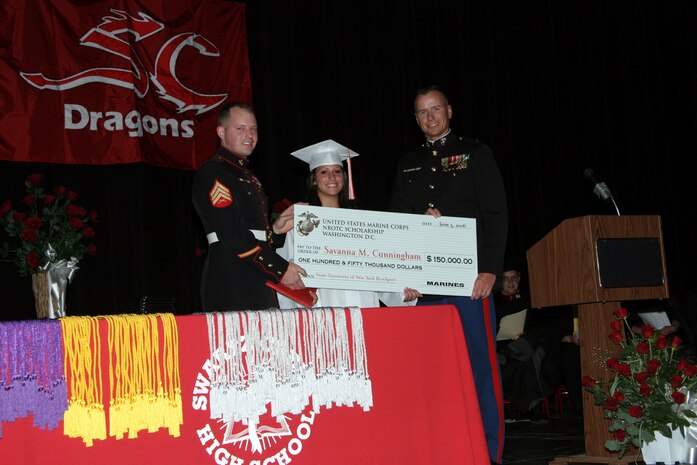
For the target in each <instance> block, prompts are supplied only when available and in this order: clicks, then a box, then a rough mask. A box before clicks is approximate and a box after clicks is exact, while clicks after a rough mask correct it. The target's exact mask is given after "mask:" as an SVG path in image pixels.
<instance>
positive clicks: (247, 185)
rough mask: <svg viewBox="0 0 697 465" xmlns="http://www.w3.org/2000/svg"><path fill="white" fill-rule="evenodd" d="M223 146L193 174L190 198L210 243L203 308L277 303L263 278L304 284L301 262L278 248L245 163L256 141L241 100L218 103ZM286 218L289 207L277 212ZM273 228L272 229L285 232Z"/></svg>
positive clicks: (228, 308)
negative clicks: (282, 254)
mask: <svg viewBox="0 0 697 465" xmlns="http://www.w3.org/2000/svg"><path fill="white" fill-rule="evenodd" d="M216 131H217V133H218V136H219V137H220V141H221V146H220V148H219V149H218V151H217V153H216V154H215V155H214V156H213V157H212V158H211V159H210V160H208V161H207V162H205V163H204V164H203V165H202V166H201V168H199V170H198V172H197V173H196V175H195V177H194V183H193V189H192V200H193V204H194V207H195V209H196V212H197V213H198V215H199V217H200V219H201V223H202V224H203V228H204V229H205V231H206V235H207V237H208V243H209V244H210V247H209V251H208V256H207V257H206V263H205V265H204V269H203V276H202V278H201V303H202V308H203V310H204V311H206V312H214V311H216V312H218V311H231V310H259V309H265V308H272V307H278V301H277V299H276V293H275V292H274V291H273V290H271V289H270V288H269V287H267V286H266V283H267V281H270V282H273V283H279V282H280V283H282V284H284V285H286V286H288V287H291V288H292V289H298V288H302V287H304V285H303V284H302V281H301V279H300V276H299V273H300V272H301V273H304V270H302V268H300V267H298V266H297V265H295V264H289V263H288V262H287V261H286V260H284V259H283V258H281V257H280V256H279V255H278V254H276V252H275V249H274V246H273V239H274V237H278V236H275V235H274V234H273V232H274V227H277V228H280V229H282V228H281V227H280V226H278V225H279V224H280V222H279V221H277V223H276V224H275V225H273V226H272V225H270V224H269V221H268V216H267V211H268V206H267V205H268V201H267V197H266V194H265V193H264V189H263V188H262V186H261V183H260V182H259V180H258V179H257V178H256V176H255V175H254V173H253V172H252V171H251V170H250V169H249V167H248V165H249V160H248V158H247V157H248V156H249V155H251V153H252V152H253V151H254V148H255V147H256V142H257V126H256V117H255V116H254V112H253V110H252V109H251V108H250V107H248V106H246V105H243V104H239V103H232V104H227V105H225V106H224V107H222V108H221V110H220V114H219V117H218V127H217V129H216ZM281 217H283V218H290V221H289V222H286V224H287V227H288V228H290V227H292V208H289V209H288V210H286V211H285V212H283V213H282V214H281ZM288 228H286V229H285V230H280V229H276V232H278V233H279V234H280V233H285V231H286V230H287V229H288Z"/></svg>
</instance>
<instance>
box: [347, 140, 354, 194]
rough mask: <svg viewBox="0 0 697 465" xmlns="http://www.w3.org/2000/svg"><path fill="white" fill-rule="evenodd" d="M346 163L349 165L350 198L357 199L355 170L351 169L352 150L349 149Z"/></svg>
mask: <svg viewBox="0 0 697 465" xmlns="http://www.w3.org/2000/svg"><path fill="white" fill-rule="evenodd" d="M347 155H348V156H347V157H346V164H347V165H348V184H349V200H356V193H355V192H354V190H353V172H352V171H351V151H350V150H349V151H348V154H347Z"/></svg>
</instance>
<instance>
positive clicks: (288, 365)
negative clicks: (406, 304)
mask: <svg viewBox="0 0 697 465" xmlns="http://www.w3.org/2000/svg"><path fill="white" fill-rule="evenodd" d="M347 311H348V316H349V320H350V325H349V324H348V321H347ZM207 324H208V338H209V348H210V354H211V355H210V361H211V365H212V369H211V391H210V403H211V406H210V412H211V418H220V419H222V421H224V422H231V421H232V422H235V421H243V422H245V424H249V423H251V424H257V423H258V421H259V417H260V416H261V415H264V414H266V413H267V412H268V408H267V405H269V404H270V410H271V415H273V416H274V417H280V416H282V415H285V414H288V413H290V414H294V415H297V414H300V413H301V412H302V411H303V410H305V408H306V407H307V406H308V405H309V403H310V399H312V410H313V411H314V412H319V410H320V407H322V406H324V407H325V408H332V406H334V405H336V406H353V405H354V404H357V405H360V406H361V407H362V408H363V409H364V410H369V409H370V408H371V407H372V406H373V396H372V386H371V382H370V378H369V376H368V359H367V354H366V350H365V339H364V333H363V319H362V315H361V312H360V309H359V308H357V307H350V308H347V309H344V308H336V309H333V308H319V309H312V310H309V309H299V310H294V311H287V310H286V311H281V310H269V311H245V312H229V313H217V314H207ZM349 328H350V329H351V331H350V332H351V334H349Z"/></svg>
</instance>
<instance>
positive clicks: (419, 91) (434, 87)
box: [414, 84, 448, 110]
mask: <svg viewBox="0 0 697 465" xmlns="http://www.w3.org/2000/svg"><path fill="white" fill-rule="evenodd" d="M429 92H438V93H439V94H441V95H442V96H443V100H444V101H445V104H446V105H448V96H447V95H445V92H443V89H441V88H440V87H439V86H437V85H435V84H434V85H432V86H428V87H422V88H420V89H416V95H414V109H415V110H416V99H418V98H419V97H422V96H424V95H426V94H428V93H429Z"/></svg>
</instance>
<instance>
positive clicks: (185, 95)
mask: <svg viewBox="0 0 697 465" xmlns="http://www.w3.org/2000/svg"><path fill="white" fill-rule="evenodd" d="M111 12H112V13H113V14H114V16H104V17H103V18H102V23H101V24H99V25H98V26H96V27H94V28H92V29H90V30H89V31H87V33H86V34H85V35H84V36H82V38H81V39H80V45H83V46H85V47H94V48H96V49H99V50H103V51H104V52H106V53H111V54H113V55H116V56H119V57H122V58H123V59H125V60H127V61H129V62H130V64H131V68H130V69H126V68H91V69H87V70H84V71H81V72H79V73H76V74H73V75H72V76H68V77H65V78H58V79H51V78H48V77H46V76H44V75H43V74H42V73H25V72H21V73H20V76H22V78H23V79H24V80H25V81H27V82H28V83H29V84H31V85H32V86H34V87H36V88H37V89H41V90H44V89H50V90H57V91H62V90H68V89H73V88H75V87H80V86H82V85H85V84H88V83H93V82H101V83H103V84H107V85H114V86H119V87H123V88H126V89H132V90H133V91H134V92H135V93H136V95H137V96H138V97H140V98H143V97H145V95H146V94H147V93H148V89H149V88H150V81H152V83H153V84H154V85H155V87H156V88H157V94H158V95H159V96H160V97H161V98H162V99H164V100H167V101H170V102H172V103H174V104H175V105H176V107H177V112H178V113H184V112H185V111H191V110H196V114H201V113H205V112H207V111H209V110H211V109H213V108H215V107H217V106H218V105H220V104H221V103H223V102H224V101H225V99H226V98H227V96H228V94H217V95H206V94H202V93H199V92H196V91H194V90H192V89H188V88H186V87H185V86H184V85H183V84H182V83H181V82H180V81H179V79H177V75H176V67H177V59H178V58H179V55H180V53H181V51H182V49H183V48H184V47H193V48H195V49H196V50H197V51H198V53H199V54H201V55H205V56H211V57H219V56H220V53H219V51H218V49H217V48H216V46H215V45H213V44H212V43H211V42H210V41H209V40H208V39H206V38H205V37H203V36H201V35H198V34H194V33H192V32H186V33H182V34H179V35H176V36H174V37H172V38H171V39H170V40H168V41H167V42H166V43H165V44H164V45H163V46H162V47H161V48H160V51H159V52H158V53H157V59H156V60H155V70H154V73H148V71H147V69H146V68H145V66H143V62H142V61H141V59H140V58H139V57H138V54H137V53H136V51H135V50H134V49H133V47H132V46H131V45H130V44H129V43H128V40H127V39H128V37H127V36H128V34H131V35H132V36H133V39H134V40H135V41H136V42H140V41H141V40H145V39H147V38H149V37H151V36H153V35H154V34H157V33H158V32H160V31H161V30H162V29H163V25H162V23H160V22H158V21H155V20H154V19H152V18H151V17H150V16H148V15H146V14H145V13H139V15H138V16H139V18H136V17H134V16H131V15H129V14H128V13H126V12H125V11H120V10H115V9H112V10H111Z"/></svg>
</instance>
